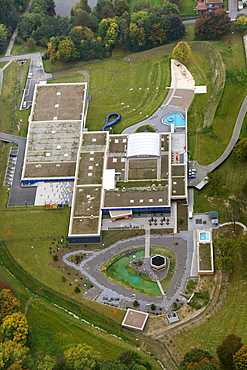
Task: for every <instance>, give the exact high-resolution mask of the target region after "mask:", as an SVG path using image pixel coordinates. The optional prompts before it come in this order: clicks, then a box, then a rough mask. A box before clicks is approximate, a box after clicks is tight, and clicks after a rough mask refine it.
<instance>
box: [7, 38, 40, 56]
mask: <svg viewBox="0 0 247 370" xmlns="http://www.w3.org/2000/svg"><path fill="white" fill-rule="evenodd" d="M46 51H47V49H46V48H43V47H42V46H38V45H35V46H34V47H33V48H32V49H30V48H28V46H27V42H25V41H24V40H22V39H21V38H20V37H17V39H16V42H15V44H14V46H13V48H12V50H11V54H12V55H22V54H29V53H45V52H46Z"/></svg>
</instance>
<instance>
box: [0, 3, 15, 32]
mask: <svg viewBox="0 0 247 370" xmlns="http://www.w3.org/2000/svg"><path fill="white" fill-rule="evenodd" d="M0 9H1V11H0V24H5V26H6V27H7V28H8V29H9V30H10V31H13V30H14V28H15V27H16V24H17V17H16V8H15V2H14V0H0Z"/></svg>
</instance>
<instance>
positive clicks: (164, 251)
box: [151, 247, 176, 292]
mask: <svg viewBox="0 0 247 370" xmlns="http://www.w3.org/2000/svg"><path fill="white" fill-rule="evenodd" d="M151 254H160V255H162V256H165V257H168V258H169V260H170V267H169V271H168V274H167V276H166V277H165V278H164V279H163V280H162V281H161V286H162V288H163V290H164V292H166V291H167V289H168V288H169V285H170V283H171V280H172V277H173V273H174V269H175V266H176V256H175V254H174V253H173V252H172V251H171V250H170V249H166V248H158V247H152V248H151Z"/></svg>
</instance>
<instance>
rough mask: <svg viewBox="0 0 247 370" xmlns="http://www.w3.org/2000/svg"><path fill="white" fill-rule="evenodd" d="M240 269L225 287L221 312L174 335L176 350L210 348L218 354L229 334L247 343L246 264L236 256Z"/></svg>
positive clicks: (183, 351)
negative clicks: (218, 348)
mask: <svg viewBox="0 0 247 370" xmlns="http://www.w3.org/2000/svg"><path fill="white" fill-rule="evenodd" d="M235 264H236V266H238V267H237V269H236V270H237V271H235V273H233V275H232V277H231V279H230V282H229V284H226V285H225V286H224V290H223V292H224V294H226V296H225V295H224V298H223V297H220V298H219V299H220V300H223V305H222V307H221V308H220V309H219V310H218V312H217V313H216V314H215V315H213V316H212V317H210V318H209V319H204V320H203V323H202V324H201V325H199V326H197V325H193V323H192V324H191V326H190V328H188V329H186V331H185V332H180V333H179V334H177V335H175V336H174V338H173V343H175V346H176V350H177V351H178V353H180V354H181V355H183V354H184V353H186V352H187V351H189V350H190V349H192V348H201V349H204V350H208V351H209V352H210V353H213V354H214V355H216V348H217V347H218V345H219V344H220V343H221V342H222V340H223V339H224V338H225V337H226V336H227V335H228V334H232V333H234V334H237V335H239V336H240V337H241V338H242V342H243V343H247V323H246V320H245V317H246V313H247V304H246V294H247V284H246V277H247V276H246V266H245V265H243V263H242V262H241V261H239V260H238V259H236V261H235Z"/></svg>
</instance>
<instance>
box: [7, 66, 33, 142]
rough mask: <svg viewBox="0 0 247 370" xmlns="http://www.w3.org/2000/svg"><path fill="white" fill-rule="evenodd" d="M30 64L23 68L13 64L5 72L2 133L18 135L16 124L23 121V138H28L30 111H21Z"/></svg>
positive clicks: (21, 133)
mask: <svg viewBox="0 0 247 370" xmlns="http://www.w3.org/2000/svg"><path fill="white" fill-rule="evenodd" d="M28 66H29V62H27V63H25V64H24V65H23V66H21V65H19V64H18V63H17V62H12V63H11V64H10V65H9V66H8V67H7V68H5V70H4V71H3V85H2V93H1V99H0V131H2V132H7V133H12V134H14V135H18V130H17V127H16V124H17V123H18V122H19V120H20V119H22V121H23V124H22V129H21V132H20V135H21V136H26V133H27V120H28V116H29V114H30V110H29V109H27V110H24V111H19V107H20V103H21V98H22V93H23V89H24V86H25V82H26V75H27V71H28Z"/></svg>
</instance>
